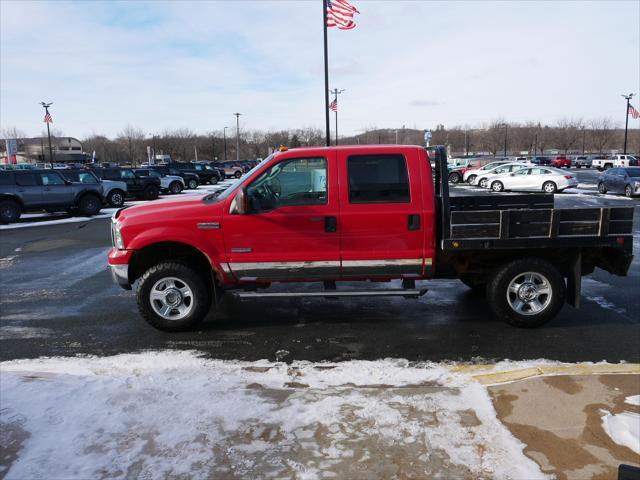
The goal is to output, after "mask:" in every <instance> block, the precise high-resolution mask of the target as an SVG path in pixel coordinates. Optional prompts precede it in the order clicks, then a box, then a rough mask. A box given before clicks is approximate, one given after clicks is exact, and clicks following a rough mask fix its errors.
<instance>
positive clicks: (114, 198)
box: [107, 188, 126, 208]
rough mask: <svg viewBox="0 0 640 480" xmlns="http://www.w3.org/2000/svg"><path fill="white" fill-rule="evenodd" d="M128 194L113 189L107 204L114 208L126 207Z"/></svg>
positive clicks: (108, 196) (108, 195)
mask: <svg viewBox="0 0 640 480" xmlns="http://www.w3.org/2000/svg"><path fill="white" fill-rule="evenodd" d="M125 198H126V194H125V193H124V192H123V191H122V190H120V189H117V188H116V189H113V190H111V191H110V192H109V193H108V194H107V203H108V204H109V205H110V206H111V207H113V208H120V207H121V206H122V205H124V200H125Z"/></svg>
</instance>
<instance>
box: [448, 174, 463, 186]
mask: <svg viewBox="0 0 640 480" xmlns="http://www.w3.org/2000/svg"><path fill="white" fill-rule="evenodd" d="M448 180H449V183H453V184H454V185H456V184H458V183H460V182H462V175H460V174H459V173H458V172H451V173H450V174H449V178H448Z"/></svg>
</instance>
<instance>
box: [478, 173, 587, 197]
mask: <svg viewBox="0 0 640 480" xmlns="http://www.w3.org/2000/svg"><path fill="white" fill-rule="evenodd" d="M577 186H578V180H577V179H576V177H574V176H573V175H570V174H568V173H566V172H563V171H561V170H558V169H557V168H552V167H528V168H523V169H521V170H518V171H516V172H513V173H510V174H508V175H502V176H501V177H500V178H494V179H492V180H491V182H490V183H489V188H491V190H493V191H494V192H502V191H505V190H534V191H543V192H545V193H555V192H561V191H562V190H564V189H566V188H573V187H577Z"/></svg>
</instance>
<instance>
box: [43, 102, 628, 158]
mask: <svg viewBox="0 0 640 480" xmlns="http://www.w3.org/2000/svg"><path fill="white" fill-rule="evenodd" d="M633 95H634V94H633V93H630V94H629V95H622V96H623V97H624V98H625V99H626V100H627V109H626V110H625V111H624V152H622V153H623V154H624V155H626V154H627V132H628V130H629V102H631V99H632V98H633ZM48 127H49V126H48V125H47V128H48Z"/></svg>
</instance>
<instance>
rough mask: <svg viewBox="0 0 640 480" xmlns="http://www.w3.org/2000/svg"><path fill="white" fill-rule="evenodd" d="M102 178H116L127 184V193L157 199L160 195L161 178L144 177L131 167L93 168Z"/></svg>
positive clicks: (146, 198) (147, 198)
mask: <svg viewBox="0 0 640 480" xmlns="http://www.w3.org/2000/svg"><path fill="white" fill-rule="evenodd" d="M91 171H92V172H94V173H95V174H96V175H98V177H100V178H101V179H102V180H116V181H119V182H125V183H126V184H127V193H128V194H129V195H133V196H134V197H137V198H143V199H145V200H155V199H156V198H158V195H160V179H159V178H156V177H144V176H142V175H139V174H137V173H136V172H135V171H133V169H131V168H92V169H91Z"/></svg>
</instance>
